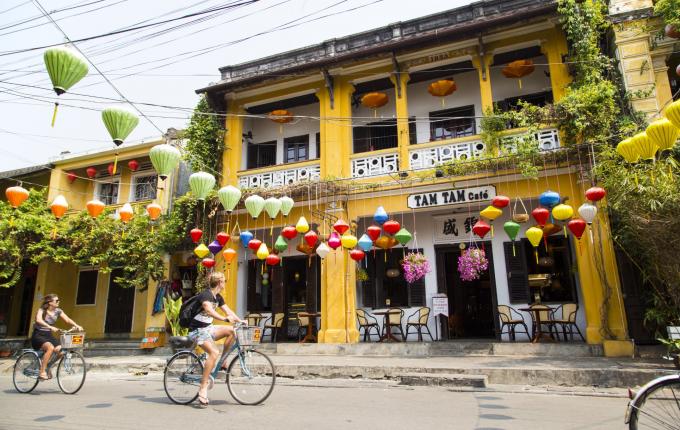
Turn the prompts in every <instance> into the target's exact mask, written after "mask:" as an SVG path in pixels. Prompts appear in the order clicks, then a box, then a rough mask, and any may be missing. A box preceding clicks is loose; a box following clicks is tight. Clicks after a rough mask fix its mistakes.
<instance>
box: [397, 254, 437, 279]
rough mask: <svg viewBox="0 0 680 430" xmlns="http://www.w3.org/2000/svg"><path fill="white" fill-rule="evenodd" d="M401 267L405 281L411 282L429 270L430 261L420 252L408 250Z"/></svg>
mask: <svg viewBox="0 0 680 430" xmlns="http://www.w3.org/2000/svg"><path fill="white" fill-rule="evenodd" d="M401 267H402V269H404V279H406V282H408V283H409V284H413V283H414V282H416V281H418V280H419V279H421V278H423V277H424V276H425V275H426V274H427V273H428V272H429V271H430V262H429V261H427V258H425V255H424V254H422V253H420V252H409V253H408V254H406V256H405V257H404V260H403V262H402V263H401Z"/></svg>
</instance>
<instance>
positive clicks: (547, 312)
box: [529, 304, 560, 340]
mask: <svg viewBox="0 0 680 430" xmlns="http://www.w3.org/2000/svg"><path fill="white" fill-rule="evenodd" d="M529 307H530V308H532V309H534V308H540V309H542V310H540V311H539V312H538V316H539V318H540V319H541V325H542V326H548V333H549V334H550V337H551V338H552V339H554V340H560V335H559V332H558V331H557V323H556V321H555V319H554V315H555V310H556V309H557V308H555V309H553V308H551V307H550V306H546V305H536V304H535V305H531V306H529ZM531 318H532V324H531V331H532V333H535V332H536V329H537V325H538V321H536V320H535V314H534V313H533V312H532V313H531ZM553 330H554V333H553Z"/></svg>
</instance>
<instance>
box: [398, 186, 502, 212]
mask: <svg viewBox="0 0 680 430" xmlns="http://www.w3.org/2000/svg"><path fill="white" fill-rule="evenodd" d="M494 197H496V187H495V186H493V185H486V186H484V187H473V188H454V189H451V190H442V191H433V192H428V193H417V194H410V195H409V196H408V203H407V204H408V207H409V208H411V209H420V208H429V207H435V206H449V205H459V204H465V203H471V202H485V201H488V200H491V199H493V198H494Z"/></svg>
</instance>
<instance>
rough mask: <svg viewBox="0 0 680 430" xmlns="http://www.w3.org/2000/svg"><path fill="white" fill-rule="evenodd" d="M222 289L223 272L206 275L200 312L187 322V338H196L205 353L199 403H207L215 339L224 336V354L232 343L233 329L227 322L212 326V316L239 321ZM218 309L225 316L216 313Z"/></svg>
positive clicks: (199, 298) (216, 354) (200, 296)
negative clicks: (206, 283) (207, 276)
mask: <svg viewBox="0 0 680 430" xmlns="http://www.w3.org/2000/svg"><path fill="white" fill-rule="evenodd" d="M223 288H224V274H223V273H220V272H213V273H211V274H210V277H209V278H208V288H206V289H205V290H203V292H201V293H200V294H199V295H198V301H199V302H200V303H201V312H199V313H198V314H196V316H195V317H194V318H193V319H192V320H191V323H190V324H189V338H191V339H192V340H193V341H195V342H196V343H197V344H198V345H199V346H200V347H201V348H203V350H204V351H205V352H206V353H207V354H208V357H207V359H206V361H205V367H204V368H203V377H202V378H201V384H200V386H199V389H198V401H199V403H200V404H201V405H207V404H208V385H209V384H210V372H212V370H213V367H215V363H216V362H217V359H218V358H219V349H218V347H217V345H216V344H215V341H217V340H220V339H222V338H224V352H225V353H227V352H228V351H229V348H230V347H231V345H232V343H233V342H234V329H233V327H231V326H227V325H219V326H216V325H212V322H213V319H218V320H220V321H230V322H232V323H234V322H241V321H242V320H241V318H239V317H238V316H237V315H236V314H235V313H234V311H232V310H231V309H229V306H227V305H226V304H225V303H224V299H223V298H222V296H221V295H220V292H221V291H222V289H223ZM217 308H220V309H222V311H223V312H224V313H225V314H226V315H227V316H226V317H224V316H222V315H220V314H219V313H217V311H216V309H217Z"/></svg>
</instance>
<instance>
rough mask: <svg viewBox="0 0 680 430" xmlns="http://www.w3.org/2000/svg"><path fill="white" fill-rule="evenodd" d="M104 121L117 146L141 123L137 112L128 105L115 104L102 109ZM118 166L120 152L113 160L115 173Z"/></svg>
mask: <svg viewBox="0 0 680 430" xmlns="http://www.w3.org/2000/svg"><path fill="white" fill-rule="evenodd" d="M102 122H103V123H104V126H105V127H106V130H107V131H108V132H109V135H110V136H111V139H112V140H113V143H114V144H115V145H116V146H120V145H122V144H123V142H124V141H125V139H126V138H127V137H128V136H129V135H130V133H132V130H134V129H135V127H137V124H139V117H138V116H137V114H136V113H135V112H133V111H132V110H130V109H128V108H127V107H121V106H114V107H108V108H106V109H104V110H103V111H102ZM117 166H118V153H116V156H115V158H114V161H113V173H111V174H112V175H115V174H116V170H117Z"/></svg>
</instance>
